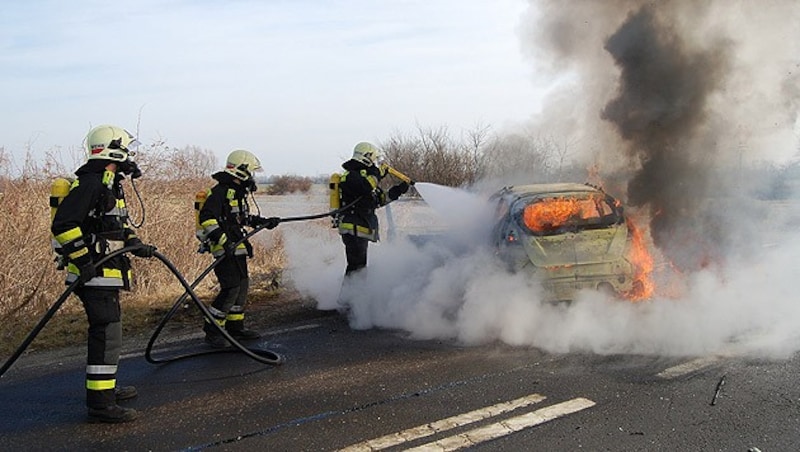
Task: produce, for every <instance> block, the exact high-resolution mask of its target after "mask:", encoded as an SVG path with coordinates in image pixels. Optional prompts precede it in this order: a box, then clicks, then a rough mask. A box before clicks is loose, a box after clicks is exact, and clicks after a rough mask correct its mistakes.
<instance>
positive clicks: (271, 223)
mask: <svg viewBox="0 0 800 452" xmlns="http://www.w3.org/2000/svg"><path fill="white" fill-rule="evenodd" d="M252 222H253V223H252V224H254V225H256V226H265V227H266V228H267V229H275V228H276V227H277V226H278V224H279V223H280V222H281V219H280V218H278V217H269V218H264V217H253V220H252Z"/></svg>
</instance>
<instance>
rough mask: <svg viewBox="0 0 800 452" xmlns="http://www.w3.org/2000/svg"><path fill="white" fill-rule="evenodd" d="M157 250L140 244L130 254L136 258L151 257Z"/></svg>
mask: <svg viewBox="0 0 800 452" xmlns="http://www.w3.org/2000/svg"><path fill="white" fill-rule="evenodd" d="M157 249H158V248H156V247H155V246H154V245H145V244H144V243H142V244H140V245H138V246H137V247H136V248H134V249H133V250H131V253H132V254H133V255H134V256H136V257H153V253H155V252H156V250H157Z"/></svg>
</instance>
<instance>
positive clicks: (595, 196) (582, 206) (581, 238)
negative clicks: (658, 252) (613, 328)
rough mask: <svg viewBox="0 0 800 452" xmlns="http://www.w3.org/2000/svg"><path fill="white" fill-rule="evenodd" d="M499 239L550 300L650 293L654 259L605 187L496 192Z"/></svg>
mask: <svg viewBox="0 0 800 452" xmlns="http://www.w3.org/2000/svg"><path fill="white" fill-rule="evenodd" d="M489 200H490V202H491V205H492V208H493V210H494V215H495V223H494V227H493V230H492V240H493V244H494V246H495V247H496V249H497V252H498V255H499V256H500V257H501V258H502V259H503V261H505V262H506V263H507V264H508V265H509V267H510V268H511V269H512V270H513V271H527V272H530V273H532V274H533V275H535V276H536V277H538V278H540V279H541V281H542V284H543V285H544V287H545V290H546V293H547V294H546V296H547V298H548V299H549V300H551V301H561V300H565V301H566V300H572V299H573V298H574V296H575V294H576V293H577V291H579V290H581V289H592V290H599V291H606V292H610V293H613V294H616V295H618V296H620V297H623V298H627V299H630V300H639V299H643V298H647V297H648V296H649V295H650V294H651V293H652V290H653V288H652V283H650V282H649V276H650V272H651V271H652V268H653V264H652V258H651V257H650V255H649V253H648V252H647V249H646V247H645V246H644V240H643V239H642V234H641V232H640V231H639V230H638V229H637V228H636V227H635V225H634V224H633V222H632V221H631V220H630V219H629V218H626V216H625V214H624V212H623V208H622V204H621V203H620V202H619V201H618V200H617V199H615V198H614V197H612V196H611V195H609V194H607V193H605V192H604V191H602V190H601V189H599V188H597V187H594V186H591V185H585V184H577V183H555V184H536V185H521V186H513V187H505V188H503V189H501V190H500V191H498V192H497V193H495V194H494V195H492V196H491V197H490V199H489Z"/></svg>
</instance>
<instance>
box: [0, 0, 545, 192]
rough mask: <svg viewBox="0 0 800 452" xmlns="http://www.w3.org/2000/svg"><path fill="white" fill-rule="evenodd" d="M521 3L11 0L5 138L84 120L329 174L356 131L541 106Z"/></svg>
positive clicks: (41, 148) (2, 37)
mask: <svg viewBox="0 0 800 452" xmlns="http://www.w3.org/2000/svg"><path fill="white" fill-rule="evenodd" d="M528 7H529V6H528V2H527V1H525V0H492V1H488V0H436V1H426V0H393V1H367V0H335V1H312V0H296V1H289V0H269V1H266V0H265V1H255V0H254V1H250V0H233V1H224V2H222V1H204V0H194V1H192V0H175V1H155V0H137V1H128V0H125V1H114V2H107V1H89V0H77V1H71V2H62V1H55V0H51V1H46V0H28V1H24V2H7V4H5V5H4V7H3V14H2V15H1V16H0V46H1V47H2V51H1V52H0V85H2V86H3V89H2V91H0V103H2V105H3V108H2V110H0V115H2V117H0V146H2V147H4V148H5V150H6V151H7V152H11V153H12V155H14V156H16V157H18V158H20V156H21V155H23V154H24V152H25V151H26V150H30V152H31V153H32V155H34V156H42V158H44V155H45V154H46V153H47V152H53V151H54V150H61V152H67V151H68V150H69V149H77V148H79V147H80V146H81V141H82V139H83V137H84V135H85V133H86V132H87V131H88V129H89V128H91V127H92V126H93V125H98V124H101V123H112V124H117V125H120V126H122V127H125V128H128V129H129V130H131V131H135V130H136V129H137V128H138V134H139V138H140V140H141V141H142V142H143V143H145V144H148V143H151V142H152V141H154V140H159V139H163V140H166V142H167V144H168V145H169V146H172V147H178V148H180V147H183V146H187V145H193V146H198V147H201V148H205V149H210V150H212V151H214V152H215V154H216V155H217V156H218V158H219V160H220V163H221V162H222V159H223V158H224V156H225V155H226V154H227V153H228V152H229V151H230V150H233V149H236V148H245V149H249V150H251V151H253V152H254V153H256V154H257V155H258V156H259V157H261V160H262V163H263V164H264V167H265V173H266V174H288V173H293V174H302V175H311V176H313V175H317V174H326V173H330V172H331V171H334V170H336V169H337V168H338V167H339V165H340V163H341V162H342V161H343V159H345V158H347V157H349V154H350V150H351V149H352V146H353V145H354V144H355V143H356V142H358V141H362V140H381V139H385V138H388V137H389V136H390V135H392V134H393V133H396V132H398V131H399V132H412V133H413V132H414V130H415V127H416V126H417V125H418V124H419V125H422V126H433V127H438V126H447V127H448V128H449V129H450V130H451V131H452V132H453V133H456V134H457V133H459V132H460V131H461V130H468V129H471V128H473V127H475V126H476V125H477V124H483V125H491V126H492V127H493V128H494V129H502V128H503V127H506V126H508V125H512V124H516V123H519V122H522V121H525V120H526V119H527V118H528V117H530V115H532V114H534V113H535V112H536V111H537V110H538V109H539V108H540V104H541V101H542V96H543V89H542V88H543V83H542V82H541V81H537V80H536V78H535V76H534V70H533V67H532V65H531V64H530V62H529V61H526V58H525V57H524V55H523V50H522V43H521V39H522V38H521V36H520V33H519V29H520V22H521V20H522V16H523V14H525V12H526V11H527V10H528Z"/></svg>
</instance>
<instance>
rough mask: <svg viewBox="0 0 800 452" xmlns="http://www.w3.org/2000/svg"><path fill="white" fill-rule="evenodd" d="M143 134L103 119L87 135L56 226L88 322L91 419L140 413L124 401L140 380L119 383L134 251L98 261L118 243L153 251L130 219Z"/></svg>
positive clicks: (143, 254)
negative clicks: (131, 185)
mask: <svg viewBox="0 0 800 452" xmlns="http://www.w3.org/2000/svg"><path fill="white" fill-rule="evenodd" d="M135 145H136V141H135V140H134V138H133V136H132V135H131V134H130V133H129V132H128V131H126V130H124V129H122V128H120V127H116V126H111V125H102V126H98V127H95V128H93V129H92V130H91V131H90V132H89V134H88V135H87V136H86V147H87V150H88V152H89V155H88V160H87V162H86V163H85V164H84V165H83V166H81V167H80V168H78V170H77V171H76V172H75V175H76V176H77V179H76V180H75V181H74V182H73V183H72V186H71V187H70V190H69V193H68V194H67V195H66V197H64V199H63V200H62V201H61V204H60V205H59V207H58V210H57V211H56V213H55V216H54V217H53V223H52V226H51V232H52V233H53V236H54V238H55V240H56V242H57V243H58V244H59V245H60V246H61V250H62V253H63V257H64V258H65V259H66V262H67V280H66V282H67V284H72V283H73V282H75V281H76V280H80V281H81V284H80V286H78V288H77V289H76V290H75V294H76V295H77V296H78V298H80V300H81V303H82V304H83V308H84V310H85V311H86V317H87V319H88V322H89V332H88V346H87V360H86V405H87V408H88V415H89V420H90V421H92V422H108V423H117V422H128V421H132V420H134V419H136V417H137V416H138V413H137V412H136V410H133V409H131V408H124V407H121V406H119V405H118V404H117V402H119V401H121V400H126V399H131V398H133V397H136V396H137V392H136V388H134V387H133V386H126V387H117V385H116V378H117V365H118V363H119V354H120V348H121V346H122V326H121V324H120V304H119V291H120V289H122V290H129V289H130V285H131V270H130V268H131V267H130V259H129V258H128V257H127V256H125V255H117V256H116V257H113V258H111V259H110V260H108V261H106V262H105V263H104V264H103V265H102V266H101V267H99V268H97V267H96V266H95V262H97V261H98V260H100V259H102V258H103V257H104V256H105V255H106V254H108V253H109V252H111V251H114V250H118V249H121V248H123V247H125V246H136V247H137V248H136V249H135V250H134V251H132V253H133V254H134V255H135V256H139V257H152V256H153V253H154V252H155V250H156V248H155V247H154V246H152V245H145V244H144V243H142V241H141V240H140V239H139V238H138V237H137V236H136V234H135V232H134V231H133V229H132V228H131V227H130V224H129V221H128V213H127V208H126V206H125V197H124V193H123V191H122V186H121V184H120V182H121V180H122V179H123V178H124V175H130V177H131V178H136V177H139V176H140V175H141V172H140V171H139V169H138V167H137V166H136V163H135V162H134V161H133V160H132V156H133V150H134V148H135Z"/></svg>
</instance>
